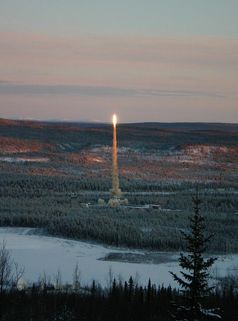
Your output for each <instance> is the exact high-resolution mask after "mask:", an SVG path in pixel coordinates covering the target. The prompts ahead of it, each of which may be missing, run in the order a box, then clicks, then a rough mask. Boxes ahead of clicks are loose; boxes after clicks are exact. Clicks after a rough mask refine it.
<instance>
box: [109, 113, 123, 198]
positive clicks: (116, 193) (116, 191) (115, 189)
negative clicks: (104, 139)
mask: <svg viewBox="0 0 238 321" xmlns="http://www.w3.org/2000/svg"><path fill="white" fill-rule="evenodd" d="M112 123H113V144H112V189H111V195H112V197H114V198H120V196H121V190H120V188H119V178H118V164H117V115H116V114H114V115H113V116H112Z"/></svg>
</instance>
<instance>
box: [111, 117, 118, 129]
mask: <svg viewBox="0 0 238 321" xmlns="http://www.w3.org/2000/svg"><path fill="white" fill-rule="evenodd" d="M112 123H113V126H114V127H116V125H117V115H116V114H113V116H112Z"/></svg>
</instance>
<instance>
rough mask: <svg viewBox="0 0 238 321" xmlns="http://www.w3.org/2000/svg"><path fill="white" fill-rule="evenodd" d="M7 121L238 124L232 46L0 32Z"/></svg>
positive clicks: (2, 108) (237, 68)
mask: <svg viewBox="0 0 238 321" xmlns="http://www.w3.org/2000/svg"><path fill="white" fill-rule="evenodd" d="M0 70H1V74H0V99H1V104H0V112H1V117H6V118H34V119H66V120H93V121H95V120H96V121H109V120H110V118H111V114H112V113H113V112H116V113H117V114H118V115H119V118H120V120H121V121H125V122H127V121H128V122H131V121H215V122H216V121H221V122H238V106H237V102H238V96H237V84H238V40H236V39H234V38H233V39H232V38H230V39H229V38H220V37H216V38H215V37H213V38H211V37H210V38H209V37H198V36H197V37H191V38H178V37H176V38H166V37H147V36H141V37H139V36H138V37H129V36H105V35H104V36H97V35H94V36H93V35H91V36H86V35H84V36H79V37H72V38H69V37H67V38H63V37H62V38H60V37H56V36H44V35H40V34H33V33H32V34H30V33H29V34H23V33H16V32H13V33H0Z"/></svg>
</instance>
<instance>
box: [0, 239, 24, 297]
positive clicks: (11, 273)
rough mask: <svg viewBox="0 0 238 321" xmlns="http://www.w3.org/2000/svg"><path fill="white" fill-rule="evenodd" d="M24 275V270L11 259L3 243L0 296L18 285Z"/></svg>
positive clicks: (0, 257) (0, 249)
mask: <svg viewBox="0 0 238 321" xmlns="http://www.w3.org/2000/svg"><path fill="white" fill-rule="evenodd" d="M23 274H24V268H21V267H19V265H18V263H16V262H14V260H13V259H12V258H11V255H10V252H9V251H8V250H7V248H6V242H5V241H3V242H2V244H1V247H0V294H1V293H3V291H4V289H6V288H9V287H11V286H13V285H16V286H17V284H18V281H19V280H20V278H21V277H22V276H23Z"/></svg>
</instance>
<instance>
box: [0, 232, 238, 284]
mask: <svg viewBox="0 0 238 321" xmlns="http://www.w3.org/2000/svg"><path fill="white" fill-rule="evenodd" d="M36 232H37V230H34V229H30V228H0V242H2V241H3V240H5V241H6V245H7V249H9V250H10V252H11V255H12V257H13V258H14V260H15V261H16V262H17V263H19V264H20V265H21V266H24V267H25V274H24V279H25V280H26V281H37V280H38V278H39V276H40V275H43V273H44V272H45V273H46V274H47V275H48V276H50V277H51V280H52V281H53V278H54V276H55V275H56V273H57V269H60V271H61V273H62V279H63V282H69V283H71V282H72V274H73V270H74V267H75V265H76V263H78V264H79V268H80V271H81V278H82V283H83V284H88V283H91V282H92V280H96V281H98V282H100V283H101V284H102V285H107V284H108V282H109V277H108V275H109V269H110V268H111V270H112V272H113V275H114V276H115V277H117V278H118V277H120V278H121V279H122V280H128V278H129V277H130V276H133V277H136V278H137V280H138V282H139V283H140V284H143V285H146V284H147V283H148V279H149V278H150V279H151V281H152V282H153V283H155V284H164V285H165V286H167V285H169V284H170V285H171V286H172V287H175V286H177V284H176V283H175V282H174V281H173V279H172V277H171V275H170V273H169V271H173V272H178V271H179V266H178V263H177V261H172V262H171V259H172V260H173V259H176V258H177V257H178V254H177V253H174V255H170V256H168V262H167V263H164V261H163V262H162V263H160V264H145V263H128V262H115V261H112V262H110V261H104V260H102V258H104V257H105V256H107V255H108V254H109V253H112V252H113V253H115V252H116V253H126V252H129V253H139V254H143V251H138V250H134V251H132V250H131V249H130V250H127V249H118V248H112V247H105V246H102V245H96V244H91V243H88V242H81V241H73V240H68V239H64V238H57V237H49V236H44V235H40V234H39V235H37V234H35V233H36ZM237 268H238V254H235V255H227V256H220V257H219V260H218V261H217V262H216V264H215V265H214V268H213V273H214V274H215V275H216V276H225V275H227V274H229V273H234V272H235V271H236V272H237V273H238V270H237Z"/></svg>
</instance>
